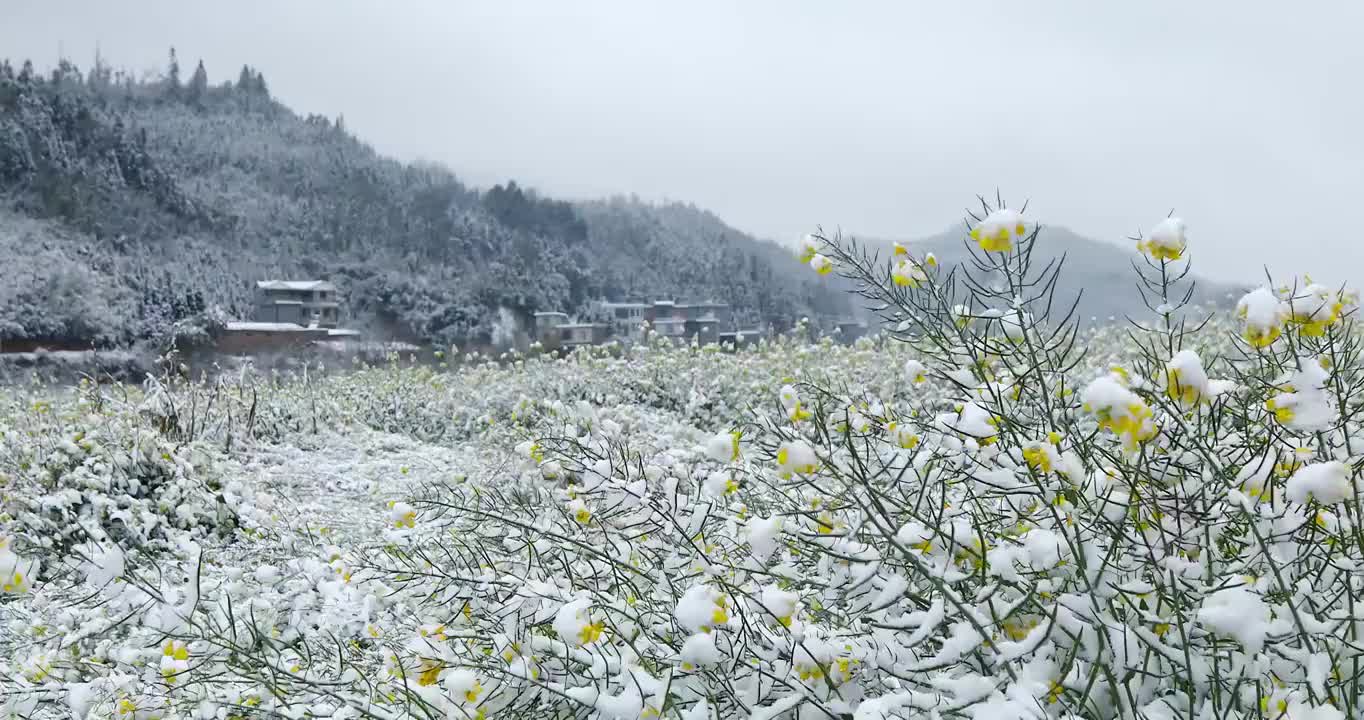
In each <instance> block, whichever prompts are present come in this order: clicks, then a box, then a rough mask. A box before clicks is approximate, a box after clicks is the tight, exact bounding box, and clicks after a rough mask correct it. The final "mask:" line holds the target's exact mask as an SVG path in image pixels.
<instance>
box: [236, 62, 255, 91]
mask: <svg viewBox="0 0 1364 720" xmlns="http://www.w3.org/2000/svg"><path fill="white" fill-rule="evenodd" d="M255 84H256V79H255V77H254V76H253V75H252V73H251V66H250V65H243V66H242V72H241V74H240V75H238V76H237V89H238V90H240V91H241V92H250V91H251V88H252V87H253V86H254V85H255Z"/></svg>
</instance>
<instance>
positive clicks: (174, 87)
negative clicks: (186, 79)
mask: <svg viewBox="0 0 1364 720" xmlns="http://www.w3.org/2000/svg"><path fill="white" fill-rule="evenodd" d="M166 92H167V94H169V95H170V96H171V97H178V96H179V95H180V61H179V60H177V59H176V58H175V48H171V49H170V65H169V67H167V68H166Z"/></svg>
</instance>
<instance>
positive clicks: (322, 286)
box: [256, 280, 336, 292]
mask: <svg viewBox="0 0 1364 720" xmlns="http://www.w3.org/2000/svg"><path fill="white" fill-rule="evenodd" d="M256 287H257V288H258V289H261V290H292V291H296V292H310V291H315V290H322V291H326V292H331V291H333V290H336V286H335V285H333V284H331V283H329V282H327V281H326V280H261V281H259V282H257V283H256Z"/></svg>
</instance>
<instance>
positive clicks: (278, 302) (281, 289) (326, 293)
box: [251, 280, 340, 328]
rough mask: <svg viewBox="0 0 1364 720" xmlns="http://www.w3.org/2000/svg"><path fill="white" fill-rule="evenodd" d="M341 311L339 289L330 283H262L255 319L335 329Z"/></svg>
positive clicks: (315, 281)
mask: <svg viewBox="0 0 1364 720" xmlns="http://www.w3.org/2000/svg"><path fill="white" fill-rule="evenodd" d="M338 308H340V303H339V302H338V301H337V297H336V286H335V285H333V284H331V283H329V282H327V281H326V280H262V281H260V282H258V283H256V300H255V310H254V312H253V314H252V317H251V320H252V321H254V322H267V323H290V324H293V325H301V326H303V327H320V328H334V327H336V326H337V324H338V321H339V319H340V318H339V313H338Z"/></svg>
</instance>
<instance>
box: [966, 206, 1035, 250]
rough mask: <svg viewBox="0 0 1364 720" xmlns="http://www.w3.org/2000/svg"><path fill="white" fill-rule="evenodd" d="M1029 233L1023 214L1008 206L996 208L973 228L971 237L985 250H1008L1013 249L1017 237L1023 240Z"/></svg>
mask: <svg viewBox="0 0 1364 720" xmlns="http://www.w3.org/2000/svg"><path fill="white" fill-rule="evenodd" d="M1027 234H1028V227H1027V224H1026V223H1024V222H1023V216H1022V215H1021V214H1020V213H1019V212H1018V211H1016V210H1010V209H1008V208H1000V209H998V210H995V211H994V212H992V213H990V214H989V215H987V216H985V219H984V220H982V221H980V223H979V224H977V225H976V226H975V227H973V228H971V239H972V240H975V241H976V243H977V244H978V245H980V249H981V250H984V251H985V252H1008V251H1010V250H1012V249H1013V246H1014V245H1013V243H1014V240H1015V239H1019V240H1021V239H1022V238H1023V237H1024V236H1025V235H1027Z"/></svg>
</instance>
